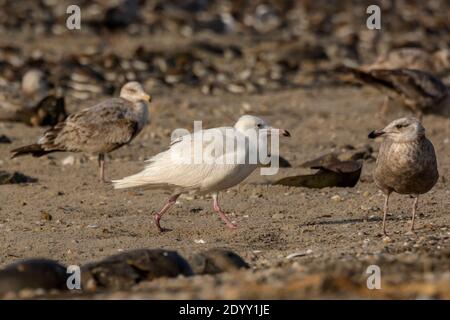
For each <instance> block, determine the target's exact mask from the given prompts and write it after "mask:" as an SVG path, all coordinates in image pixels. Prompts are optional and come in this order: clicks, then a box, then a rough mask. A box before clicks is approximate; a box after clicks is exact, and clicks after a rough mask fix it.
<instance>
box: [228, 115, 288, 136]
mask: <svg viewBox="0 0 450 320" xmlns="http://www.w3.org/2000/svg"><path fill="white" fill-rule="evenodd" d="M234 127H235V128H236V130H238V131H240V132H242V133H244V134H248V133H249V132H250V131H252V132H256V133H258V132H263V131H266V132H267V133H268V134H271V133H273V132H276V133H277V134H279V135H283V136H285V137H290V136H291V134H290V133H289V132H288V131H287V130H284V129H277V128H273V127H271V126H269V125H268V124H267V123H266V122H265V121H264V120H263V119H261V118H258V117H255V116H250V115H244V116H242V117H240V118H239V120H238V121H237V122H236V124H235V125H234Z"/></svg>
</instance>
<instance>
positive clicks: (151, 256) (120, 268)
mask: <svg viewBox="0 0 450 320" xmlns="http://www.w3.org/2000/svg"><path fill="white" fill-rule="evenodd" d="M81 270H82V287H83V289H85V290H88V291H95V290H99V289H115V290H117V289H127V288H130V287H132V286H133V285H135V284H137V283H139V282H141V281H150V280H153V279H156V278H160V277H169V278H173V277H177V276H179V275H184V276H191V275H193V272H192V269H191V267H190V266H189V264H188V263H187V261H186V260H185V259H184V258H183V257H181V256H180V255H179V254H178V253H177V252H175V251H169V250H163V249H138V250H132V251H125V252H122V253H119V254H116V255H113V256H110V257H107V258H105V259H103V260H101V261H99V262H93V263H88V264H86V265H84V266H82V268H81Z"/></svg>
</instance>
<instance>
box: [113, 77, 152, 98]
mask: <svg viewBox="0 0 450 320" xmlns="http://www.w3.org/2000/svg"><path fill="white" fill-rule="evenodd" d="M120 97H121V98H123V99H126V100H128V101H131V102H140V101H145V102H150V100H151V97H150V95H148V94H147V93H145V91H144V88H142V86H141V84H140V83H139V82H136V81H131V82H127V83H126V84H125V85H124V86H123V87H122V89H120Z"/></svg>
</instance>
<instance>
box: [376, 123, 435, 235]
mask: <svg viewBox="0 0 450 320" xmlns="http://www.w3.org/2000/svg"><path fill="white" fill-rule="evenodd" d="M380 136H383V137H384V141H383V143H382V144H381V147H380V150H379V153H378V158H377V162H376V167H375V171H374V173H373V177H374V180H375V184H376V186H377V187H378V188H379V189H380V190H381V191H382V192H383V193H384V195H385V203H384V215H383V233H384V234H386V227H385V226H386V215H387V212H388V205H389V196H390V194H391V193H392V192H397V193H399V194H409V195H412V196H413V197H414V204H413V209H412V221H411V229H410V232H413V231H414V218H415V215H416V210H417V202H418V199H419V195H420V194H424V193H427V192H428V191H430V190H431V188H433V186H434V185H435V184H436V182H437V181H438V178H439V173H438V170H437V161H436V154H435V152H434V147H433V144H432V143H431V142H430V140H428V139H427V138H426V137H425V129H424V127H423V126H422V124H421V123H420V122H419V120H417V119H416V118H400V119H397V120H394V121H393V122H391V123H390V124H389V125H388V126H387V127H385V128H384V129H382V130H375V131H372V132H371V133H370V134H369V138H371V139H374V138H376V137H380Z"/></svg>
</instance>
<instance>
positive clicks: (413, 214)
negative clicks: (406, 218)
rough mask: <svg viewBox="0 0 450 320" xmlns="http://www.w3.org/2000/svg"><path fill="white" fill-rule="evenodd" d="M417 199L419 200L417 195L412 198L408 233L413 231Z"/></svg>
mask: <svg viewBox="0 0 450 320" xmlns="http://www.w3.org/2000/svg"><path fill="white" fill-rule="evenodd" d="M418 201H419V196H416V197H415V198H414V204H413V210H412V219H411V228H410V229H409V232H410V233H413V232H414V220H415V218H416V210H417V203H418Z"/></svg>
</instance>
